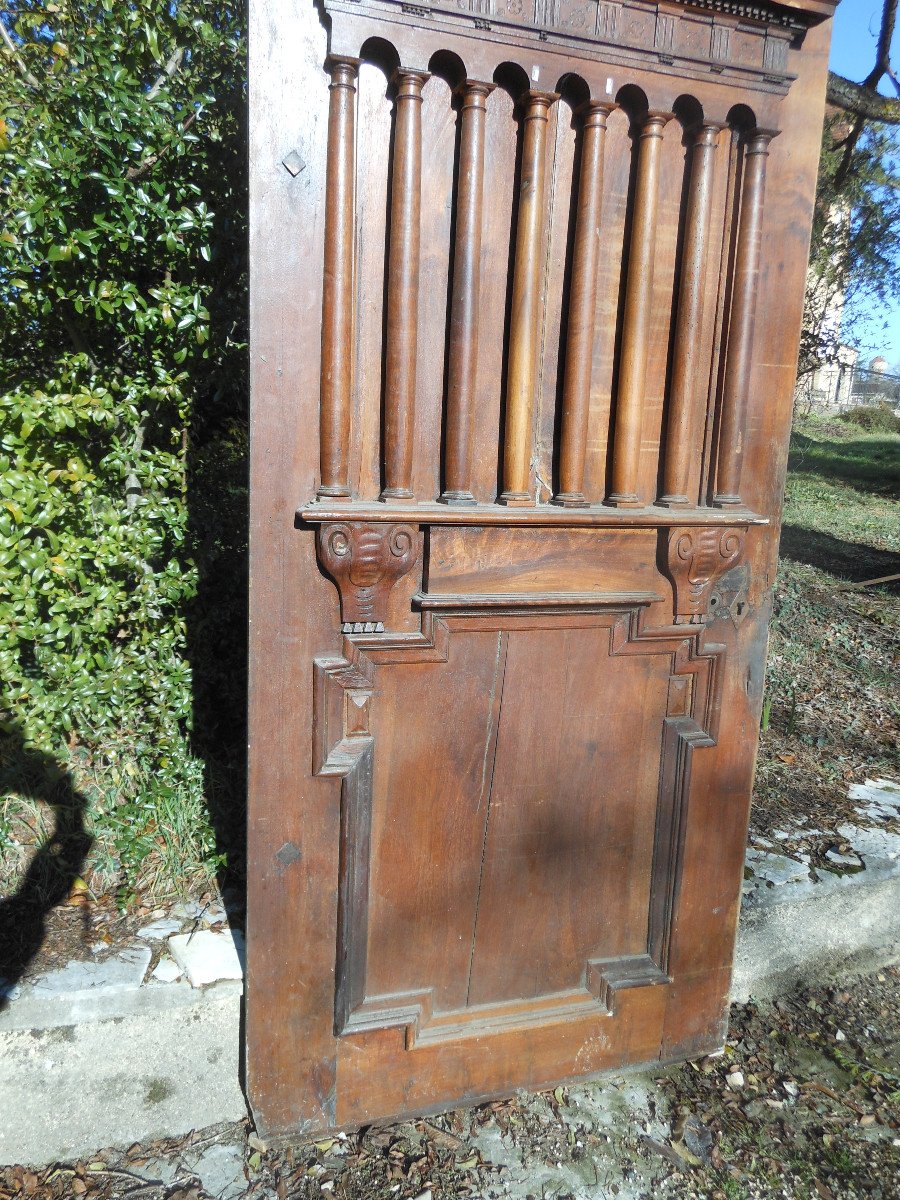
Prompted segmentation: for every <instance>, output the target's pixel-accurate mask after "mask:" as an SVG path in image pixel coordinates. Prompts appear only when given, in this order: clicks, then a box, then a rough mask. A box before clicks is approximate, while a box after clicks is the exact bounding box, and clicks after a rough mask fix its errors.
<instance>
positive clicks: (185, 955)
mask: <svg viewBox="0 0 900 1200" xmlns="http://www.w3.org/2000/svg"><path fill="white" fill-rule="evenodd" d="M169 950H170V951H171V953H172V956H173V957H174V959H175V961H176V962H177V963H178V965H179V966H180V967H181V969H182V970H183V971H184V972H185V974H186V975H187V977H188V979H189V980H190V981H191V986H192V987H203V986H204V985H205V984H208V983H217V982H219V980H222V979H243V977H244V971H243V956H244V938H243V935H242V934H241V933H239V932H238V931H236V930H235V931H232V932H231V933H228V932H222V933H216V932H214V931H213V930H212V929H201V930H199V931H198V932H197V933H179V934H176V936H175V937H171V938H169Z"/></svg>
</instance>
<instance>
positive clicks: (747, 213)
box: [713, 129, 775, 508]
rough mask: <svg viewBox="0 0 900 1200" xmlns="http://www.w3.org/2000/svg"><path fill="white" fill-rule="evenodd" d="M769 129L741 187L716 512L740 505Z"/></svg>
mask: <svg viewBox="0 0 900 1200" xmlns="http://www.w3.org/2000/svg"><path fill="white" fill-rule="evenodd" d="M774 136H775V132H774V131H773V130H764V129H757V130H755V131H754V132H753V133H752V134H751V135H750V136H749V137H748V139H747V143H746V147H745V149H744V171H743V181H742V184H741V215H740V220H739V223H738V237H737V252H736V258H735V270H734V293H733V296H732V301H731V320H730V323H729V326H728V350H727V360H726V365H725V381H724V386H723V392H722V418H721V424H720V429H719V457H718V472H717V475H716V494H715V498H714V500H713V504H714V505H715V507H717V508H731V507H735V506H738V505H740V504H741V466H742V463H743V458H744V418H745V409H746V405H747V391H748V388H749V384H750V372H751V369H752V367H753V331H754V323H755V319H756V293H757V289H758V286H759V257H760V250H761V248H762V215H763V199H764V196H765V188H766V159H767V158H768V156H769V143H770V142H771V140H772V138H773V137H774Z"/></svg>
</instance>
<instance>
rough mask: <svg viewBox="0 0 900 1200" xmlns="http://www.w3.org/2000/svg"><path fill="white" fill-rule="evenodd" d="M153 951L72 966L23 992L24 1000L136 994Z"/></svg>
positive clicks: (140, 949)
mask: <svg viewBox="0 0 900 1200" xmlns="http://www.w3.org/2000/svg"><path fill="white" fill-rule="evenodd" d="M152 957H153V951H152V950H151V949H150V947H149V946H129V947H128V948H127V949H126V950H123V951H122V952H121V954H117V955H115V957H113V958H107V959H106V960H105V961H103V962H70V963H68V965H67V966H65V967H62V968H61V969H60V970H59V971H49V972H48V973H47V974H46V975H42V976H41V978H40V979H38V980H36V981H35V982H34V983H32V984H28V985H26V986H23V987H21V988H20V989H19V997H18V998H20V999H24V998H28V997H34V998H36V999H40V998H41V997H45V996H47V997H49V996H70V995H72V994H73V993H76V992H91V991H95V990H102V991H103V992H105V993H107V994H108V993H109V992H110V991H111V990H113V989H115V990H117V991H126V992H127V991H134V990H135V989H136V988H139V987H140V986H141V984H142V983H143V981H144V975H145V974H146V972H147V968H148V967H149V966H150V959H151V958H152Z"/></svg>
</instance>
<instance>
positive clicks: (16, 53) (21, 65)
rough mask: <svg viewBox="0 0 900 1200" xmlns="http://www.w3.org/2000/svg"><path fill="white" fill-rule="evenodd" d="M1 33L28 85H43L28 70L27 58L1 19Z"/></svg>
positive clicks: (31, 86) (34, 86)
mask: <svg viewBox="0 0 900 1200" xmlns="http://www.w3.org/2000/svg"><path fill="white" fill-rule="evenodd" d="M0 34H2V36H3V40H4V42H5V43H6V48H7V50H8V51H9V53H10V55H11V56H12V60H13V62H14V63H15V64H16V66H17V67H18V68H19V74H20V75H21V76H22V78H23V79H24V80H25V82H26V83H27V84H28V86H29V87H30V88H39V87H40V86H41V85H40V84H39V83H38V81H37V79H36V78H35V76H34V75H32V73H31V72H30V71H29V70H28V67H27V66H26V65H25V59H24V58H23V57H22V55H21V54H20V53H19V50H18V47H17V46H16V43H15V42H14V41H13V40H12V38H11V37H10V36H9V30H8V29H7V28H6V26H5V25H4V24H3V22H2V21H0Z"/></svg>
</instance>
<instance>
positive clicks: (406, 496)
mask: <svg viewBox="0 0 900 1200" xmlns="http://www.w3.org/2000/svg"><path fill="white" fill-rule="evenodd" d="M378 499H379V500H380V501H381V503H382V504H408V503H409V502H410V501H411V500H412V501H415V496H414V495H413V494H412V492H411V491H410V490H409V488H385V489H384V491H383V492H382V493H381V495H380V496H379V497H378Z"/></svg>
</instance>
